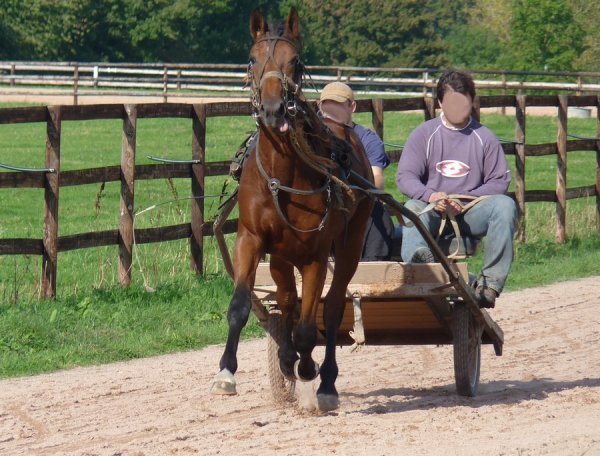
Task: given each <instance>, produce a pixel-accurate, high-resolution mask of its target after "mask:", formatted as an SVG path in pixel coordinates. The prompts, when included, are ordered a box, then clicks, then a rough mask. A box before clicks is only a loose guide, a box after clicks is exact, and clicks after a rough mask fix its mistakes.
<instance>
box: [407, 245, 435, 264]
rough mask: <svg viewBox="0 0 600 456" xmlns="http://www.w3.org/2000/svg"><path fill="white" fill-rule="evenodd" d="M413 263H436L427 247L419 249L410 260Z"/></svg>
mask: <svg viewBox="0 0 600 456" xmlns="http://www.w3.org/2000/svg"><path fill="white" fill-rule="evenodd" d="M410 262H411V263H435V257H434V256H433V253H431V250H429V249H428V248H427V247H419V248H418V249H417V250H416V251H415V253H414V254H413V256H412V259H411V260H410Z"/></svg>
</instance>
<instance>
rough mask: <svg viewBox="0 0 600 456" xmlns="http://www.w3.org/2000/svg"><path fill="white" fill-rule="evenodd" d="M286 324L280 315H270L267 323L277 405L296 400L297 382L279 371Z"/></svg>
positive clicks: (270, 361) (271, 371)
mask: <svg viewBox="0 0 600 456" xmlns="http://www.w3.org/2000/svg"><path fill="white" fill-rule="evenodd" d="M283 331H284V322H283V320H282V318H281V314H279V313H270V314H269V319H268V322H267V357H268V361H269V366H268V370H269V383H270V384H271V393H272V394H273V400H274V401H275V403H276V404H287V403H289V402H292V401H294V400H295V396H294V391H295V389H296V381H295V380H288V379H286V378H285V377H284V376H283V374H282V373H281V370H280V369H279V345H280V344H281V339H282V337H283Z"/></svg>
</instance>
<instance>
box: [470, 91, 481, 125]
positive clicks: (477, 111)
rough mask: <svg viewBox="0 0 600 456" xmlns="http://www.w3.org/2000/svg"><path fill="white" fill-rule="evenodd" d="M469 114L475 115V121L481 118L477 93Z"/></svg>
mask: <svg viewBox="0 0 600 456" xmlns="http://www.w3.org/2000/svg"><path fill="white" fill-rule="evenodd" d="M471 115H472V116H473V117H475V120H477V122H479V121H480V120H481V101H480V100H479V95H476V96H475V99H474V100H473V109H471Z"/></svg>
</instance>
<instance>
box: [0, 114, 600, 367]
mask: <svg viewBox="0 0 600 456" xmlns="http://www.w3.org/2000/svg"><path fill="white" fill-rule="evenodd" d="M422 119H423V117H422V115H417V114H399V113H387V114H386V116H385V140H386V141H387V142H391V143H403V142H404V141H405V140H406V138H407V136H408V134H409V133H410V131H412V129H413V128H414V127H416V126H417V125H418V124H419V123H420V122H421V121H422ZM356 120H357V121H358V122H359V123H363V124H366V125H369V124H370V115H366V114H360V115H357V117H356ZM482 121H483V122H484V123H485V124H486V125H487V126H489V127H490V128H491V129H492V130H493V131H494V132H495V133H496V134H497V135H498V136H499V137H502V138H513V137H514V130H515V121H514V118H512V117H509V116H506V117H505V116H501V115H485V116H483V118H482ZM253 128H254V124H253V121H252V119H250V118H247V117H244V118H211V119H209V120H208V125H207V141H206V152H207V158H208V160H209V161H220V160H228V159H230V158H231V157H232V155H233V153H234V152H235V150H236V149H237V147H238V146H239V144H240V143H241V142H242V141H243V140H244V138H245V135H246V132H248V131H251V130H253ZM121 130H122V125H121V122H120V121H113V120H98V121H79V122H64V123H63V126H62V133H63V136H62V142H61V167H62V170H71V169H80V168H92V167H100V166H108V165H117V164H119V162H120V152H121ZM556 131H557V120H556V119H555V118H549V117H529V118H528V119H527V142H528V143H532V144H533V143H547V142H553V141H555V140H556ZM569 132H571V133H575V134H578V135H584V136H590V137H595V136H596V122H595V120H593V119H569ZM0 141H1V144H2V148H0V162H1V163H10V164H13V165H19V166H24V167H43V164H44V150H45V125H44V124H24V125H0ZM191 142H192V134H191V120H184V119H140V120H138V143H137V159H136V163H138V164H142V163H150V161H149V160H148V159H147V158H146V156H147V155H153V156H160V157H167V158H172V159H189V158H190V156H191ZM508 159H509V163H510V165H511V166H512V167H513V168H514V163H513V162H514V159H513V157H511V156H509V157H508ZM596 166H597V165H596V155H595V153H594V152H574V153H569V155H568V177H567V182H568V186H569V187H577V186H584V185H592V184H593V183H594V182H595V176H596ZM395 171H396V165H395V164H392V165H391V166H390V167H389V168H388V169H387V170H386V174H385V175H386V186H387V189H388V190H389V191H391V192H392V193H393V194H394V195H395V196H396V197H398V198H399V199H401V200H402V197H401V195H400V194H399V193H398V191H397V189H396V188H395V183H394V177H395ZM526 181H527V189H529V190H532V189H554V188H555V181H556V157H552V156H550V157H535V158H533V157H530V158H528V159H527V163H526ZM233 188H234V182H233V181H232V180H231V179H229V178H228V177H226V176H220V177H211V178H208V179H207V188H206V194H207V195H208V196H209V197H207V199H206V202H205V207H206V218H207V219H212V218H214V216H215V214H216V213H217V209H218V205H219V202H220V198H219V195H221V194H222V193H223V192H224V193H230V192H231V191H232V190H233ZM60 192H61V193H60V207H59V220H60V235H61V236H62V235H69V234H75V233H82V232H88V231H95V230H107V229H115V228H116V227H117V226H118V218H119V183H107V184H106V185H105V186H101V185H100V184H96V185H85V186H79V187H65V188H62V189H61V190H60ZM189 195H190V183H189V181H188V180H185V179H175V180H162V179H161V180H155V181H138V182H136V188H135V198H136V208H137V212H138V214H139V215H137V216H136V219H135V226H136V227H156V226H162V225H168V224H175V223H183V222H189V219H190V211H191V209H190V201H189V200H188V199H185V198H187V197H188V196H189ZM43 199H44V197H43V191H42V190H40V189H19V190H14V189H0V238H13V237H26V238H27V237H29V238H41V237H42V230H43ZM152 205H157V207H156V208H155V209H153V210H147V211H144V209H146V208H148V207H150V206H152ZM141 211H143V212H141ZM554 212H555V208H554V205H553V204H549V203H530V204H528V205H527V218H526V226H527V242H526V243H525V244H520V245H517V246H516V259H515V263H514V265H513V270H512V272H511V275H510V277H509V281H508V283H507V289H510V290H515V289H519V288H523V287H530V286H534V285H540V284H545V283H551V282H554V281H557V280H566V279H570V278H576V277H583V276H587V275H595V274H598V273H600V267H599V266H598V265H599V264H600V236H599V235H598V234H597V233H596V227H595V223H596V221H595V199H594V198H587V199H580V200H571V201H569V202H568V212H567V234H568V241H567V243H566V244H563V245H559V244H556V243H555V242H554V233H555V230H556V226H555V225H556V222H555V214H554ZM228 242H230V243H232V242H233V237H232V236H230V237H229V239H228ZM204 262H205V270H206V274H205V275H204V276H203V277H196V276H195V275H194V274H192V273H191V271H190V268H189V246H188V242H187V241H185V240H183V241H173V242H163V243H156V244H147V245H141V246H137V248H136V254H135V256H134V271H133V283H132V285H131V287H129V288H128V289H121V288H120V287H119V286H118V282H117V264H118V248H117V247H116V246H114V247H112V246H111V247H102V248H94V249H84V250H77V251H71V252H65V253H61V254H59V259H58V265H59V266H58V297H57V299H56V300H52V301H43V300H38V299H37V296H38V293H39V290H38V288H39V278H40V270H41V259H40V257H37V256H0V376H14V375H26V374H32V373H37V372H43V371H48V370H55V369H60V368H66V367H70V366H75V365H85V364H91V363H101V362H110V361H114V360H119V359H127V358H133V357H141V356H149V355H153V354H158V353H165V352H170V351H178V350H185V349H192V348H198V347H202V346H204V345H206V344H212V343H220V342H223V341H224V335H225V331H226V308H227V304H228V302H229V298H230V296H231V292H232V286H231V283H230V281H229V279H228V278H227V277H226V276H225V275H224V272H223V265H222V261H221V260H220V257H219V255H218V252H217V248H216V243H215V242H214V240H213V239H212V238H206V239H205V260H204ZM470 263H471V266H470V267H471V269H476V268H478V267H479V266H480V265H481V256H477V257H474V258H472V259H471V260H470ZM260 334H262V329H261V328H260V326H259V325H258V323H257V321H256V320H255V318H254V317H252V321H251V322H250V324H249V326H248V327H247V329H246V330H245V332H244V335H245V337H254V336H258V335H260ZM214 367H215V370H216V366H214Z"/></svg>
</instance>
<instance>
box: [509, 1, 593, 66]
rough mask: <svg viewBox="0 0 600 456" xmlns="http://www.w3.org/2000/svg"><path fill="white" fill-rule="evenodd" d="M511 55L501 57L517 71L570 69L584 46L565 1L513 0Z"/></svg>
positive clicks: (581, 35) (581, 36)
mask: <svg viewBox="0 0 600 456" xmlns="http://www.w3.org/2000/svg"><path fill="white" fill-rule="evenodd" d="M511 32H512V34H511V42H510V49H511V55H510V56H509V59H508V60H507V59H504V60H501V61H500V63H504V64H505V66H506V67H507V68H512V69H517V70H547V71H569V70H573V68H574V62H575V60H576V59H577V57H578V56H579V55H580V54H581V52H582V51H583V49H584V46H583V36H584V32H583V30H582V29H581V27H580V26H579V25H578V24H577V23H576V22H575V21H574V17H573V11H572V9H571V7H570V5H569V4H568V2H567V1H566V0H513V3H512V21H511Z"/></svg>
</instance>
